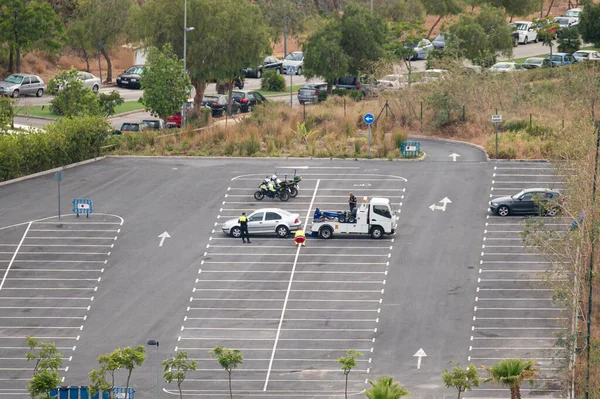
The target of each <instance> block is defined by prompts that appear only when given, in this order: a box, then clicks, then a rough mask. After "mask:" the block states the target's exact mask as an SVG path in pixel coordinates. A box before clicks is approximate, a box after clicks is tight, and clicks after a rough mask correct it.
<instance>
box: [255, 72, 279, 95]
mask: <svg viewBox="0 0 600 399" xmlns="http://www.w3.org/2000/svg"><path fill="white" fill-rule="evenodd" d="M260 88H261V90H266V91H284V90H285V78H284V77H283V76H281V75H278V74H277V72H274V71H268V72H265V74H264V75H263V78H262V82H261V86H260Z"/></svg>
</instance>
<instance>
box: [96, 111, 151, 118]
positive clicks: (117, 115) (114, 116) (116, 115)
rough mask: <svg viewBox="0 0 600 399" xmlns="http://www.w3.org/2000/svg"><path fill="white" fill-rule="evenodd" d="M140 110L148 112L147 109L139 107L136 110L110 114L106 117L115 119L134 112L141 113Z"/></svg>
mask: <svg viewBox="0 0 600 399" xmlns="http://www.w3.org/2000/svg"><path fill="white" fill-rule="evenodd" d="M140 112H146V110H144V109H137V110H135V111H128V112H123V113H122V114H115V115H111V116H109V117H108V118H106V119H108V120H111V119H115V118H121V117H123V116H129V115H133V114H139V113H140Z"/></svg>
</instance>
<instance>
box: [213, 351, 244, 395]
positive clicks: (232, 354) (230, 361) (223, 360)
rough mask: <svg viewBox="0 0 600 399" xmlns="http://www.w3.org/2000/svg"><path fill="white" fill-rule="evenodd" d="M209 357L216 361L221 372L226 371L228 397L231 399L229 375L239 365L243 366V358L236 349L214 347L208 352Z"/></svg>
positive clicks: (231, 391)
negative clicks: (221, 369)
mask: <svg viewBox="0 0 600 399" xmlns="http://www.w3.org/2000/svg"><path fill="white" fill-rule="evenodd" d="M210 355H211V356H212V357H214V358H215V359H217V362H218V363H219V365H220V366H221V367H222V368H223V370H225V371H227V374H228V378H229V397H230V398H231V399H233V390H232V388H231V374H233V371H234V370H235V369H236V368H237V367H238V366H239V365H240V364H244V357H243V356H242V352H240V351H239V350H237V349H228V348H223V347H222V346H216V347H215V348H214V349H213V350H211V351H210Z"/></svg>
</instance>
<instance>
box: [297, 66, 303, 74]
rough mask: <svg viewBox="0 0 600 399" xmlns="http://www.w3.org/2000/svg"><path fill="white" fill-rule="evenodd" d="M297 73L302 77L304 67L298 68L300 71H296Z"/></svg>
mask: <svg viewBox="0 0 600 399" xmlns="http://www.w3.org/2000/svg"><path fill="white" fill-rule="evenodd" d="M296 73H297V74H298V75H302V67H298V69H297V70H296Z"/></svg>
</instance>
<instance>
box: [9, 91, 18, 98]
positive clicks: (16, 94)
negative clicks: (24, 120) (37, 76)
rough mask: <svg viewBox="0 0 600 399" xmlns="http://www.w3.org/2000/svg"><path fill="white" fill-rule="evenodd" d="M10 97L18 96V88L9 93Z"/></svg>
mask: <svg viewBox="0 0 600 399" xmlns="http://www.w3.org/2000/svg"><path fill="white" fill-rule="evenodd" d="M11 97H12V98H19V90H15V91H13V92H12V94H11Z"/></svg>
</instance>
